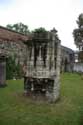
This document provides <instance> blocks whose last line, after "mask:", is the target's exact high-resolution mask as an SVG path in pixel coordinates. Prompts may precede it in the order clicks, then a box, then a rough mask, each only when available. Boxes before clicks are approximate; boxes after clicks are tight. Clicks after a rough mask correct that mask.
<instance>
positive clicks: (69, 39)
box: [0, 0, 83, 50]
mask: <svg viewBox="0 0 83 125" xmlns="http://www.w3.org/2000/svg"><path fill="white" fill-rule="evenodd" d="M82 12H83V0H0V25H1V26H6V25H7V24H14V23H18V22H22V23H24V24H26V25H28V27H29V29H30V30H33V29H35V28H39V27H44V28H46V29H47V30H51V29H53V27H55V29H56V30H57V31H58V36H59V39H60V40H61V44H62V45H64V46H67V47H69V48H71V49H73V50H76V46H75V44H74V39H73V35H72V32H73V30H74V29H75V28H77V24H76V20H77V18H78V16H79V14H81V13H82Z"/></svg>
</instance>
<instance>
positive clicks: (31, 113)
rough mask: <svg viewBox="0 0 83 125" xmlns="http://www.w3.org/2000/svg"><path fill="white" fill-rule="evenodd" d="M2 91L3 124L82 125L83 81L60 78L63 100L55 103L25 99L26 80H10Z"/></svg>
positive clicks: (0, 116) (0, 110) (0, 112)
mask: <svg viewBox="0 0 83 125" xmlns="http://www.w3.org/2000/svg"><path fill="white" fill-rule="evenodd" d="M7 84H8V87H6V88H4V89H2V88H1V89H0V124H1V125H27V124H28V125H83V80H82V79H81V77H80V75H78V74H69V73H66V74H63V75H62V76H61V98H60V100H59V101H58V102H56V103H55V104H48V103H44V102H36V101H35V99H34V100H31V99H30V98H29V97H25V96H23V80H8V81H7Z"/></svg>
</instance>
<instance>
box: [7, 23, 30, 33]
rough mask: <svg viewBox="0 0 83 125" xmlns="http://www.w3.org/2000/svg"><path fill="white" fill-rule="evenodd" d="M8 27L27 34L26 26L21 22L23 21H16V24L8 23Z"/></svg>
mask: <svg viewBox="0 0 83 125" xmlns="http://www.w3.org/2000/svg"><path fill="white" fill-rule="evenodd" d="M6 27H7V28H8V29H11V30H14V31H17V32H19V33H23V34H28V33H29V29H28V26H27V25H25V24H23V23H21V22H20V23H16V24H13V25H11V24H8V25H7V26H6Z"/></svg>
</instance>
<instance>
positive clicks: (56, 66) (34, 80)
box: [0, 26, 74, 101]
mask: <svg viewBox="0 0 83 125" xmlns="http://www.w3.org/2000/svg"><path fill="white" fill-rule="evenodd" d="M60 51H61V52H60ZM2 55H3V56H2ZM9 56H11V57H15V61H16V63H18V61H19V62H20V64H21V65H23V64H24V63H25V61H26V64H27V68H26V69H27V73H26V77H27V80H26V82H25V83H24V90H25V92H26V93H29V94H30V93H31V94H33V95H35V94H36V93H37V94H39V93H40V94H41V95H42V96H44V97H46V98H48V100H50V101H56V100H57V99H58V98H59V95H60V71H63V72H64V71H69V72H71V71H72V64H73V62H74V51H72V50H71V49H69V48H67V47H64V46H61V45H60V40H59V39H58V38H57V34H56V30H55V29H53V30H52V31H48V32H45V33H32V34H29V35H24V34H21V33H18V32H16V31H12V30H9V29H7V28H5V27H2V26H0V62H1V63H0V65H2V62H3V63H4V68H3V72H2V70H1V67H0V71H1V73H2V76H3V78H4V79H3V80H4V81H3V80H2V77H0V80H1V81H2V83H3V84H5V80H6V72H5V71H6V61H7V60H6V58H8V57H9ZM71 57H72V59H71ZM60 62H61V65H60ZM65 62H66V63H65Z"/></svg>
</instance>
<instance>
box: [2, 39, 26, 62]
mask: <svg viewBox="0 0 83 125" xmlns="http://www.w3.org/2000/svg"><path fill="white" fill-rule="evenodd" d="M26 49H27V48H26V45H25V44H24V43H23V42H22V41H16V42H15V41H14V42H13V41H0V53H6V54H7V55H8V56H12V57H15V58H16V63H17V62H18V60H19V61H20V63H21V64H22V63H23V62H24V60H25V59H26Z"/></svg>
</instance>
